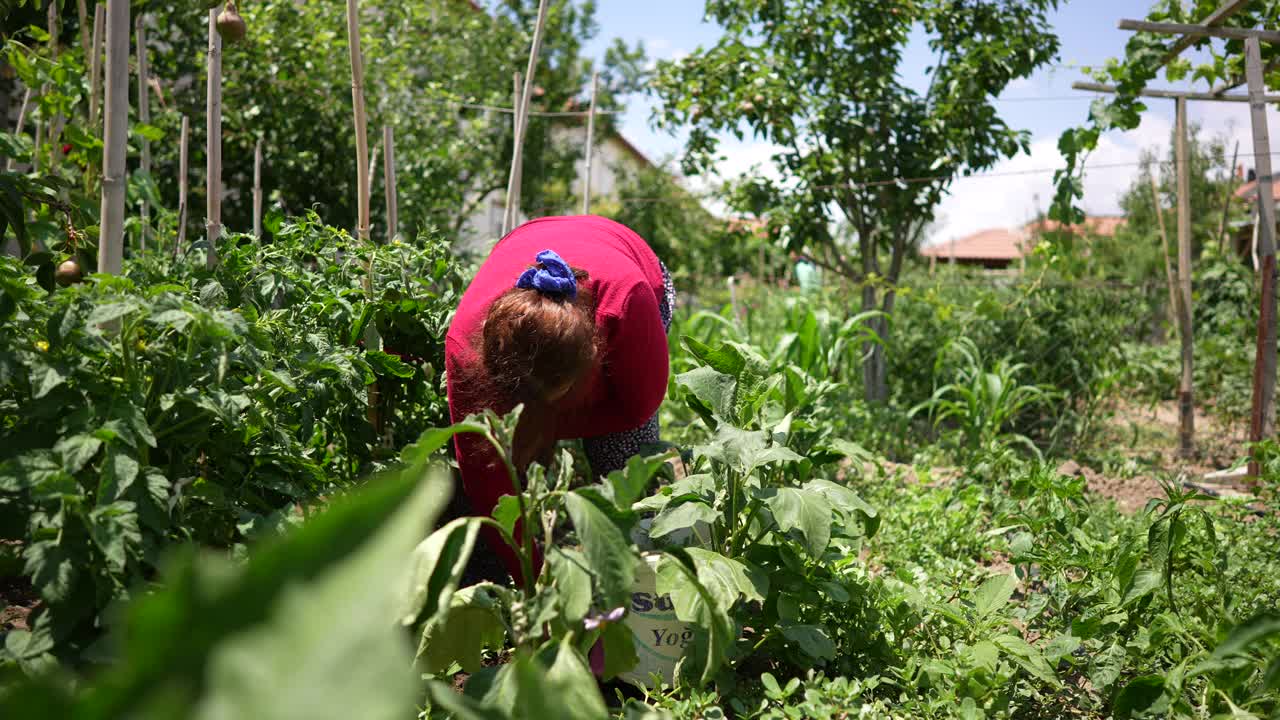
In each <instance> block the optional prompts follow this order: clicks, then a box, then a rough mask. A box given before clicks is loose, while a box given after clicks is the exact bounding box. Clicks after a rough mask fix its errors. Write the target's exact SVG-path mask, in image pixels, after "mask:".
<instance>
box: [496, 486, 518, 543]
mask: <svg viewBox="0 0 1280 720" xmlns="http://www.w3.org/2000/svg"><path fill="white" fill-rule="evenodd" d="M490 515H492V516H493V519H494V520H497V521H498V524H499V525H501V526H502V529H504V530H506V531H507V534H508V535H510V536H511V537H515V534H516V523H517V522H519V521H520V498H518V497H516V496H515V495H503V496H502V497H500V498H498V504H497V505H494V506H493V512H492V513H490Z"/></svg>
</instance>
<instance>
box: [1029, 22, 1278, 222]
mask: <svg viewBox="0 0 1280 720" xmlns="http://www.w3.org/2000/svg"><path fill="white" fill-rule="evenodd" d="M1218 7H1219V4H1216V3H1214V2H1210V1H1209V0H1197V2H1193V3H1190V4H1184V3H1183V2H1181V0H1157V2H1155V3H1154V4H1153V6H1152V8H1151V11H1150V12H1149V13H1148V14H1147V18H1146V19H1147V20H1149V21H1153V22H1174V23H1185V24H1200V23H1203V22H1204V21H1205V20H1206V18H1208V17H1209V15H1210V14H1212V13H1214V12H1215V11H1217V10H1218ZM1277 20H1280V6H1277V5H1276V4H1275V3H1272V2H1256V3H1243V4H1241V6H1240V7H1239V8H1238V10H1237V12H1235V13H1234V14H1232V15H1231V16H1230V17H1228V18H1226V19H1224V20H1223V21H1220V22H1219V23H1217V24H1218V25H1221V26H1223V27H1237V28H1256V27H1271V26H1274V25H1275V24H1276V22H1277ZM1180 37H1181V36H1179V38H1177V39H1180ZM1172 40H1173V39H1171V38H1170V37H1168V36H1165V35H1157V34H1155V33H1149V32H1135V33H1134V34H1133V35H1132V36H1131V37H1130V38H1129V40H1128V42H1127V43H1125V49H1124V57H1123V58H1111V59H1109V60H1107V62H1106V63H1104V64H1103V66H1102V67H1098V68H1092V69H1088V71H1089V72H1090V74H1091V75H1093V77H1094V79H1096V80H1098V81H1099V82H1107V83H1110V84H1112V85H1115V86H1116V90H1117V92H1116V94H1115V95H1113V96H1109V97H1105V98H1098V99H1097V100H1094V101H1093V104H1092V105H1091V106H1090V107H1089V117H1088V120H1087V121H1086V124H1085V125H1083V126H1081V127H1076V128H1070V129H1067V130H1064V131H1063V132H1062V135H1061V136H1060V137H1059V138H1058V151H1059V152H1061V153H1062V155H1063V157H1064V159H1065V160H1066V166H1065V167H1064V168H1063V169H1061V170H1058V171H1057V172H1055V173H1054V184H1055V185H1056V187H1057V190H1056V194H1055V196H1054V201H1053V207H1052V208H1051V210H1050V215H1051V216H1052V217H1053V218H1055V219H1057V220H1061V221H1064V222H1080V221H1082V220H1083V219H1084V211H1083V210H1081V209H1080V208H1079V207H1078V206H1077V205H1076V203H1077V202H1078V201H1079V200H1080V199H1081V198H1082V197H1083V195H1084V181H1083V174H1084V159H1085V158H1086V157H1087V156H1088V154H1089V153H1090V152H1091V151H1092V150H1094V149H1095V148H1097V146H1098V138H1099V137H1101V135H1102V133H1104V132H1106V131H1108V130H1132V129H1133V128H1136V127H1137V126H1138V123H1139V121H1140V119H1141V115H1142V113H1143V112H1144V111H1145V110H1146V109H1147V105H1146V102H1145V101H1144V100H1142V99H1141V98H1140V97H1138V95H1137V94H1136V93H1138V92H1140V91H1141V90H1142V89H1143V88H1144V87H1146V86H1147V84H1148V83H1150V82H1151V81H1152V80H1154V79H1155V78H1156V77H1157V75H1159V73H1160V71H1161V70H1163V71H1164V75H1165V78H1166V79H1167V80H1168V81H1169V82H1178V81H1180V80H1184V79H1185V78H1186V77H1187V76H1188V75H1190V77H1191V79H1192V80H1193V81H1197V82H1198V81H1203V82H1204V84H1205V89H1209V88H1213V87H1217V86H1219V85H1221V84H1223V83H1226V82H1228V81H1230V82H1231V83H1232V84H1237V83H1243V81H1244V41H1242V40H1228V41H1226V42H1225V43H1220V42H1218V41H1214V40H1212V39H1211V38H1208V37H1201V38H1188V40H1189V42H1190V44H1189V46H1188V49H1187V50H1184V51H1183V53H1182V55H1181V56H1180V57H1179V58H1177V59H1175V60H1173V61H1171V62H1169V63H1167V64H1164V62H1163V61H1164V58H1165V55H1166V52H1167V51H1168V49H1169V47H1170V46H1171V45H1172ZM1260 49H1261V58H1262V64H1263V65H1264V66H1269V65H1270V64H1271V63H1272V61H1273V60H1274V59H1275V57H1276V53H1277V52H1280V51H1278V50H1276V48H1275V47H1274V46H1272V45H1270V44H1268V43H1262V44H1261V48H1260ZM1195 50H1201V51H1205V53H1206V54H1207V55H1208V60H1207V61H1206V62H1202V63H1200V64H1199V65H1197V66H1195V67H1194V68H1193V67H1192V66H1191V61H1190V60H1189V59H1188V56H1189V55H1190V53H1191V52H1193V51H1195ZM1264 83H1265V85H1266V86H1267V87H1269V88H1275V87H1277V85H1278V84H1280V75H1277V73H1276V72H1275V71H1272V72H1270V73H1265V74H1264Z"/></svg>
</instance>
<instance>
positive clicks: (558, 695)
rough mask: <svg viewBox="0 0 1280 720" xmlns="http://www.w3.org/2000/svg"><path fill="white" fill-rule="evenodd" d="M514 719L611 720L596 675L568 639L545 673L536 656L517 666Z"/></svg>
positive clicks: (525, 659) (519, 661)
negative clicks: (601, 719) (608, 719)
mask: <svg viewBox="0 0 1280 720" xmlns="http://www.w3.org/2000/svg"><path fill="white" fill-rule="evenodd" d="M513 665H514V667H513V671H514V673H515V678H514V681H515V683H514V684H515V696H516V704H515V711H516V712H515V713H514V715H513V716H514V717H515V718H529V719H530V720H540V719H541V718H565V719H566V720H599V718H606V717H609V709H608V707H607V706H606V705H605V703H604V698H603V697H602V696H601V695H600V688H599V686H598V685H597V684H596V679H595V676H594V675H592V673H591V670H590V669H589V668H588V667H587V664H586V662H585V661H584V660H583V658H582V656H581V655H580V654H579V653H578V651H577V650H576V649H575V648H574V647H573V645H572V643H571V642H570V639H569V638H568V637H566V638H565V639H564V640H563V641H562V642H561V643H560V646H559V647H558V648H557V650H556V655H555V660H554V661H553V662H552V663H551V667H549V668H547V669H546V670H543V668H542V665H541V663H539V662H538V658H537V657H536V656H529V657H523V658H520V659H518V660H517V661H516V662H515V663H514V664H513Z"/></svg>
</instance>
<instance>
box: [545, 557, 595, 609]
mask: <svg viewBox="0 0 1280 720" xmlns="http://www.w3.org/2000/svg"><path fill="white" fill-rule="evenodd" d="M547 564H548V565H550V568H551V577H552V583H553V584H554V587H555V589H556V600H557V602H558V603H559V604H560V610H561V613H562V616H563V617H564V620H565V622H566V623H568V624H570V625H573V624H576V623H578V622H580V621H581V620H582V618H584V617H586V616H587V613H588V612H590V611H591V571H590V570H588V569H587V559H586V558H585V557H583V555H582V553H580V552H578V551H577V550H573V549H570V548H560V547H553V548H551V549H550V550H549V551H547Z"/></svg>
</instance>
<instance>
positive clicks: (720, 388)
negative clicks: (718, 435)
mask: <svg viewBox="0 0 1280 720" xmlns="http://www.w3.org/2000/svg"><path fill="white" fill-rule="evenodd" d="M676 385H679V386H680V387H682V388H684V389H685V390H686V391H688V392H689V393H690V394H691V395H693V396H694V397H695V398H697V399H698V401H699V402H701V403H702V404H703V405H705V406H706V407H708V408H710V410H711V412H712V413H713V414H714V415H715V417H717V418H719V419H721V420H727V421H730V422H732V421H734V420H735V419H736V418H735V413H734V402H735V397H736V395H737V388H738V381H737V380H736V379H734V378H733V377H732V376H730V375H726V374H724V373H722V372H717V371H716V370H714V369H712V368H709V367H700V368H695V369H693V370H690V371H689V372H686V373H681V374H679V375H677V376H676Z"/></svg>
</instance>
